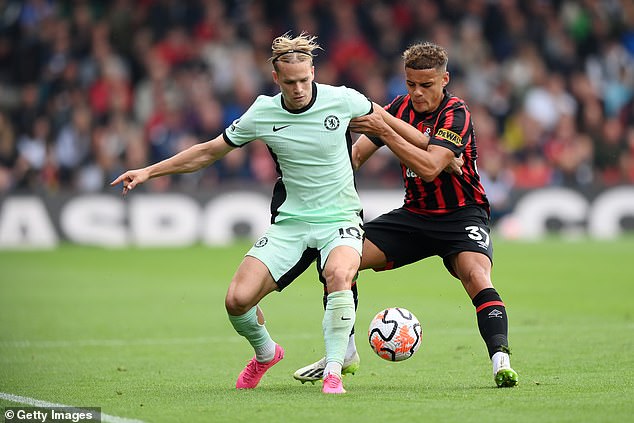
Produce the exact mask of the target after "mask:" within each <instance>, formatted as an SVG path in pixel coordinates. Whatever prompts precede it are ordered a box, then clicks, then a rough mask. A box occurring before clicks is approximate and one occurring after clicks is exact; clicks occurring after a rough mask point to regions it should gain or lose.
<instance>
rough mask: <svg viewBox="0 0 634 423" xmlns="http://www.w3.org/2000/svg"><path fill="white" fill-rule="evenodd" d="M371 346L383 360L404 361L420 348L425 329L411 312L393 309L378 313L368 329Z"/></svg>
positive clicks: (397, 308) (398, 308)
mask: <svg viewBox="0 0 634 423" xmlns="http://www.w3.org/2000/svg"><path fill="white" fill-rule="evenodd" d="M368 338H369V340H370V346H371V347H372V349H373V350H374V352H375V353H376V354H377V355H378V356H379V357H381V358H383V359H385V360H388V361H403V360H407V359H408V358H410V357H411V356H412V355H414V353H415V352H416V351H417V350H418V348H419V347H420V344H421V342H422V340H423V329H422V327H421V326H420V322H419V321H418V319H417V318H416V316H414V315H413V314H412V313H411V312H410V311H409V310H407V309H404V308H400V307H393V308H386V309H385V310H383V311H380V312H379V313H377V315H376V316H374V319H372V322H370V328H369V329H368Z"/></svg>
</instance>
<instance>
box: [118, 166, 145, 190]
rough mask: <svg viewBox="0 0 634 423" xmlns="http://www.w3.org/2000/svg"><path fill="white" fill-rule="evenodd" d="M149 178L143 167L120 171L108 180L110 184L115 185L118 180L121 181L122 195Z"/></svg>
mask: <svg viewBox="0 0 634 423" xmlns="http://www.w3.org/2000/svg"><path fill="white" fill-rule="evenodd" d="M149 178H150V175H149V173H148V171H147V170H145V169H135V170H128V171H127V172H125V173H122V174H121V175H119V176H118V177H117V179H115V180H114V181H112V182H110V185H111V186H115V185H117V184H118V183H119V182H123V195H126V194H127V193H128V192H130V191H131V190H133V189H134V188H135V187H136V186H137V185H139V184H142V183H143V182H145V181H147V180H148V179H149Z"/></svg>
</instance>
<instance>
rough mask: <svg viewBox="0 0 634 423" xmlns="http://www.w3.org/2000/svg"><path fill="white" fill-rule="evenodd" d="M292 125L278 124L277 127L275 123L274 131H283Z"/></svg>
mask: <svg viewBox="0 0 634 423" xmlns="http://www.w3.org/2000/svg"><path fill="white" fill-rule="evenodd" d="M289 126H291V125H284V126H278V127H277V128H276V127H275V125H273V132H277V131H281V130H282V129H284V128H288V127H289Z"/></svg>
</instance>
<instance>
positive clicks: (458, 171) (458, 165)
mask: <svg viewBox="0 0 634 423" xmlns="http://www.w3.org/2000/svg"><path fill="white" fill-rule="evenodd" d="M462 165H464V159H463V158H462V154H460V155H459V156H458V157H455V158H454V159H453V160H452V161H451V162H449V164H448V165H447V167H446V168H445V169H444V170H445V172H447V173H453V174H454V175H458V176H460V175H462Z"/></svg>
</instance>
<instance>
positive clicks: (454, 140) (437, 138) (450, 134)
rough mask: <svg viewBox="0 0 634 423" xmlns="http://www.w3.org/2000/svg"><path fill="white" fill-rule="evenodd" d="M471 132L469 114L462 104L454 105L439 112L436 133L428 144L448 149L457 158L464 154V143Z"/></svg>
mask: <svg viewBox="0 0 634 423" xmlns="http://www.w3.org/2000/svg"><path fill="white" fill-rule="evenodd" d="M472 130H473V128H472V125H471V113H470V112H469V110H468V109H467V107H466V106H465V105H464V103H460V104H456V105H454V106H453V107H448V108H446V109H445V110H443V111H442V112H441V114H440V116H439V118H438V125H436V133H435V134H434V135H432V137H431V139H430V140H429V144H430V145H431V144H433V145H440V146H442V147H445V148H448V149H449V150H451V151H452V152H453V153H454V154H455V156H456V157H458V156H459V155H460V154H462V153H463V152H464V150H465V148H466V145H465V141H466V140H468V139H469V138H470V137H469V135H470V133H471V131H472Z"/></svg>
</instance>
